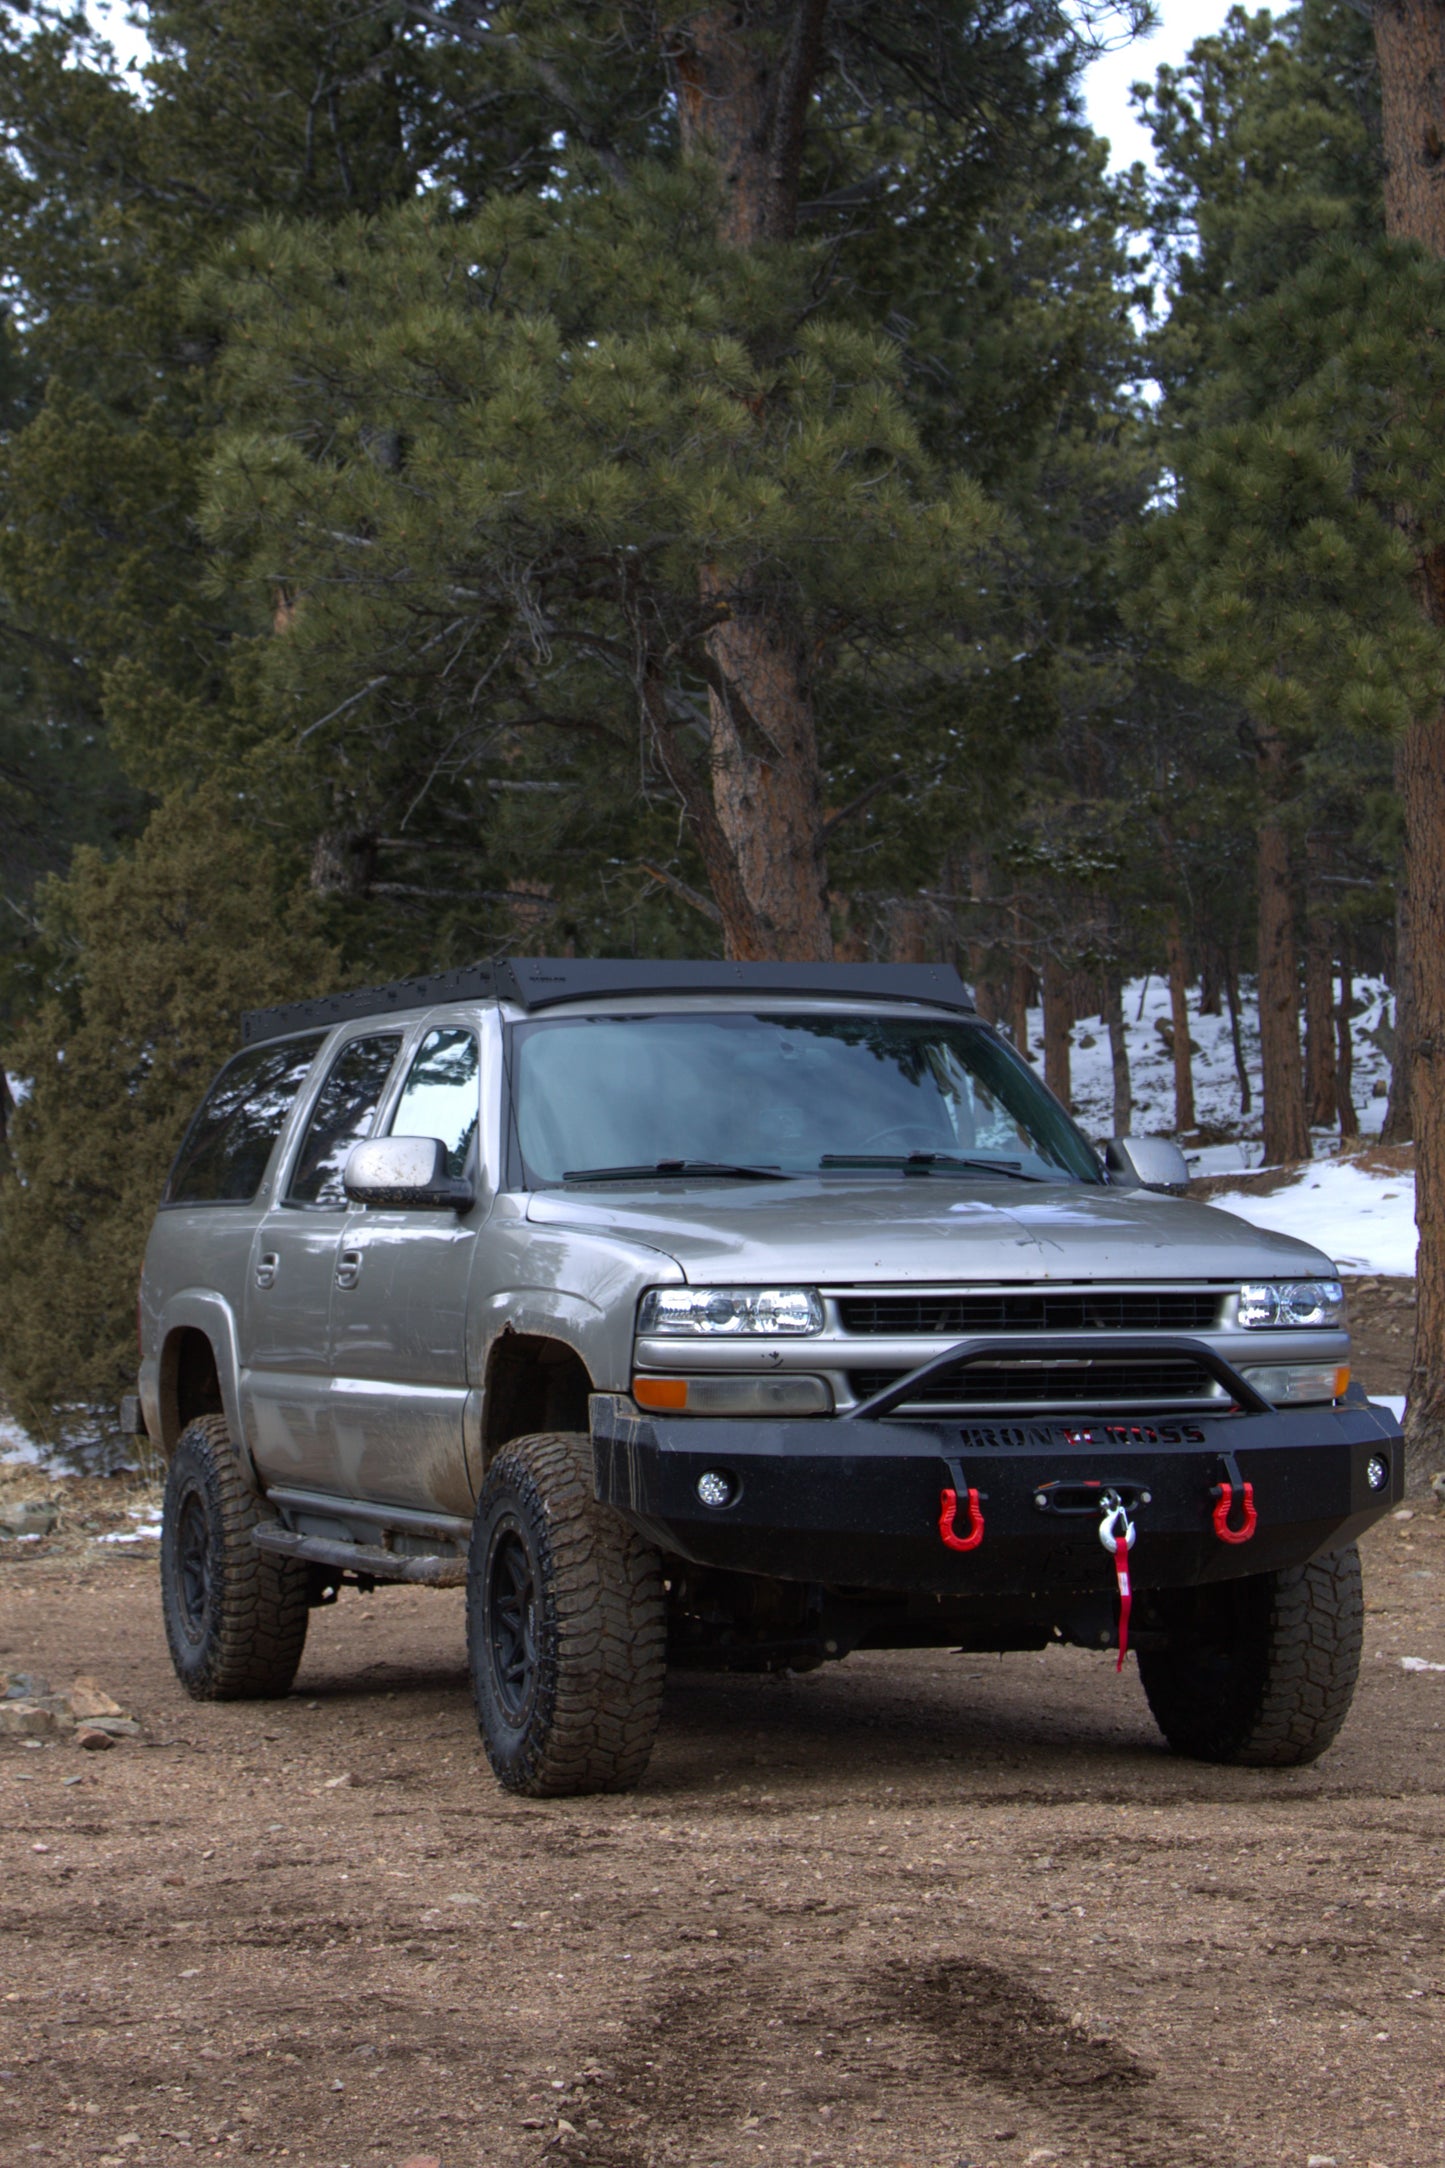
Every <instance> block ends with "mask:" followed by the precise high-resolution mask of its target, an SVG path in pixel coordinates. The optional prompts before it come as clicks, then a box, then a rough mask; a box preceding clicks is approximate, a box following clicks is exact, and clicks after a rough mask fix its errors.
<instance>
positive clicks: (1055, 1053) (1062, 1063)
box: [1044, 949, 1074, 1106]
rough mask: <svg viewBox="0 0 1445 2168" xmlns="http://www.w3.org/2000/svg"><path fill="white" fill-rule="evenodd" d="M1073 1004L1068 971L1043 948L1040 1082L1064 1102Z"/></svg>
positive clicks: (1067, 1101) (1067, 1088) (1066, 1102)
mask: <svg viewBox="0 0 1445 2168" xmlns="http://www.w3.org/2000/svg"><path fill="white" fill-rule="evenodd" d="M1073 1023H1074V1004H1073V1001H1072V999H1071V997H1070V992H1069V974H1068V972H1067V971H1066V970H1065V969H1064V967H1063V965H1062V964H1061V963H1060V962H1059V959H1058V958H1057V956H1055V955H1054V953H1053V951H1052V950H1051V949H1045V951H1044V1082H1045V1083H1046V1084H1047V1085H1048V1087H1049V1090H1050V1091H1051V1092H1052V1093H1053V1095H1054V1097H1055V1098H1056V1099H1057V1100H1058V1101H1059V1103H1060V1105H1062V1106H1068V1105H1069V1104H1070V1103H1071V1102H1070V1088H1071V1080H1070V1076H1069V1053H1070V1047H1069V1033H1070V1031H1071V1030H1072V1029H1073Z"/></svg>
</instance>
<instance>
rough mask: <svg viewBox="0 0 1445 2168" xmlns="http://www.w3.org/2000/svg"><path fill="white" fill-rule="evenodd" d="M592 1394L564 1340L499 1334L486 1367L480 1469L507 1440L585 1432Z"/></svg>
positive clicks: (584, 1372) (584, 1370)
mask: <svg viewBox="0 0 1445 2168" xmlns="http://www.w3.org/2000/svg"><path fill="white" fill-rule="evenodd" d="M591 1390H592V1380H591V1378H590V1377H589V1376H588V1374H587V1366H586V1364H585V1363H584V1362H583V1360H582V1358H581V1356H580V1355H578V1354H577V1353H576V1351H575V1350H574V1349H572V1348H570V1347H568V1346H567V1344H566V1342H565V1341H563V1340H549V1339H547V1338H546V1337H545V1336H544V1335H542V1334H540V1333H532V1332H504V1333H503V1334H502V1336H501V1338H500V1339H499V1340H498V1341H497V1344H496V1346H495V1347H494V1348H493V1349H492V1359H491V1361H490V1363H489V1364H488V1365H487V1390H486V1398H485V1401H484V1403H483V1405H484V1408H485V1414H484V1417H483V1423H482V1460H483V1465H484V1466H485V1465H488V1464H489V1463H490V1461H491V1459H492V1455H493V1454H494V1453H495V1452H497V1450H498V1449H499V1448H500V1447H501V1446H504V1445H505V1444H506V1442H507V1440H508V1439H509V1438H526V1437H530V1436H531V1434H532V1433H533V1432H534V1431H538V1430H583V1431H585V1430H586V1429H587V1427H588V1417H587V1396H588V1394H589V1393H590V1392H591Z"/></svg>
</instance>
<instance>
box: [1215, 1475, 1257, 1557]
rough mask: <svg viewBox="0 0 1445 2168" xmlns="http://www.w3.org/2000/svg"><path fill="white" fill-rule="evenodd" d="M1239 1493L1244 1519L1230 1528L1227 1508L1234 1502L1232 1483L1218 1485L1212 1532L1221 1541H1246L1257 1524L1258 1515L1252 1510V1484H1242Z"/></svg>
mask: <svg viewBox="0 0 1445 2168" xmlns="http://www.w3.org/2000/svg"><path fill="white" fill-rule="evenodd" d="M1239 1495H1240V1500H1241V1503H1242V1504H1243V1507H1244V1519H1243V1521H1242V1522H1241V1524H1240V1525H1239V1527H1238V1528H1231V1527H1230V1525H1229V1509H1230V1507H1231V1506H1232V1505H1233V1503H1234V1485H1233V1484H1232V1483H1221V1484H1220V1485H1219V1486H1218V1503H1217V1504H1216V1506H1215V1508H1214V1533H1215V1534H1216V1536H1218V1538H1219V1540H1220V1542H1221V1543H1248V1541H1249V1539H1250V1537H1251V1536H1252V1535H1253V1534H1254V1531H1255V1529H1256V1528H1257V1527H1258V1526H1259V1515H1258V1514H1257V1513H1256V1512H1255V1510H1254V1485H1253V1484H1252V1483H1245V1484H1242V1485H1241V1487H1240V1493H1239Z"/></svg>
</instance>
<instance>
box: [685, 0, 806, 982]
mask: <svg viewBox="0 0 1445 2168" xmlns="http://www.w3.org/2000/svg"><path fill="white" fill-rule="evenodd" d="M826 15H827V0H791V4H789V0H772V4H771V5H769V4H767V0H763V4H762V5H759V6H757V7H750V8H739V7H736V6H725V7H712V8H703V9H700V10H699V11H698V12H697V13H696V14H694V15H690V16H686V17H683V18H682V19H681V20H679V21H677V22H675V23H673V24H671V25H670V26H669V28H668V29H667V31H666V32H665V38H666V45H665V51H666V55H667V60H668V63H669V67H670V70H671V74H672V80H673V84H674V87H675V90H676V94H677V111H678V128H679V135H680V139H681V144H682V152H683V156H684V158H686V159H688V160H691V161H693V162H697V163H703V164H706V165H707V166H709V167H710V168H711V169H712V171H713V173H714V174H715V175H716V177H717V181H718V185H719V190H720V195H721V209H720V213H719V230H720V233H721V235H722V238H723V240H724V241H725V242H726V243H727V244H728V245H729V246H730V247H732V248H736V249H753V248H757V247H760V246H763V245H766V244H768V243H773V242H778V241H786V240H788V239H789V238H790V237H791V236H792V234H793V232H794V231H795V229H796V225H797V213H798V180H799V174H800V172H801V168H802V155H803V137H804V127H805V122H806V119H807V112H808V105H809V101H810V99H811V97H812V92H813V87H814V83H815V80H816V77H817V73H818V67H819V62H820V58H821V54H822V34H823V22H824V18H825V17H826ZM699 593H700V597H701V600H702V603H703V606H704V611H705V615H706V617H707V618H708V620H709V621H710V629H709V630H708V632H707V634H706V646H707V651H708V655H709V658H710V661H711V663H712V666H713V668H712V672H711V676H710V683H709V692H708V715H709V723H710V726H711V741H712V742H711V767H712V796H713V805H714V810H715V813H716V819H717V828H718V832H719V835H720V837H721V839H722V841H723V842H724V843H725V844H726V846H727V848H728V850H729V851H730V853H731V855H732V858H733V861H734V864H735V866H736V872H737V883H738V885H739V886H740V887H741V889H742V891H743V894H744V896H745V898H746V901H747V911H746V914H745V916H744V920H743V921H738V920H737V915H736V914H735V913H733V912H731V911H730V909H729V906H728V903H727V902H726V900H725V898H724V897H723V896H722V895H720V894H719V895H718V898H717V900H718V906H719V908H720V910H721V911H722V914H723V931H724V940H725V943H726V947H727V952H728V954H729V955H730V956H738V957H745V958H747V957H753V956H756V955H763V956H772V957H778V958H781V959H784V960H788V961H796V962H803V961H811V960H817V959H820V958H827V957H830V956H831V955H832V953H833V942H832V933H831V928H830V925H829V916H828V902H827V885H828V883H827V864H826V858H825V854H824V849H823V790H822V777H821V774H820V770H819V761H818V740H817V729H816V725H815V719H814V714H813V697H812V688H811V684H810V682H809V670H808V652H807V643H806V641H805V639H804V637H803V635H802V632H801V629H800V628H799V627H798V626H797V625H796V624H795V623H794V622H792V620H791V617H790V614H789V612H788V610H787V608H786V606H785V605H783V604H781V603H780V602H779V601H778V600H777V599H776V598H775V597H770V596H769V595H768V594H766V593H765V592H763V591H762V590H761V587H760V585H759V582H758V580H757V578H756V576H755V574H754V573H753V572H751V571H749V570H747V569H744V570H743V571H741V572H736V571H735V572H730V573H726V574H725V573H723V572H722V571H721V570H720V569H719V568H718V567H716V566H711V565H705V566H702V567H700V568H699ZM694 825H695V824H694ZM709 872H710V873H711V869H709ZM715 893H716V891H715Z"/></svg>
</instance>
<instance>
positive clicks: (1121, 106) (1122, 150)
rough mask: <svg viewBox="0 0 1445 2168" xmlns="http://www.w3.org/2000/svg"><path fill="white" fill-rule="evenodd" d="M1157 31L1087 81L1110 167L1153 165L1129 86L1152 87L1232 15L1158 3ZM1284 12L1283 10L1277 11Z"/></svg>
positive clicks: (1212, 4) (1214, 1)
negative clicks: (1159, 72) (1160, 72)
mask: <svg viewBox="0 0 1445 2168" xmlns="http://www.w3.org/2000/svg"><path fill="white" fill-rule="evenodd" d="M1155 5H1156V9H1157V12H1158V16H1159V27H1158V29H1157V30H1156V31H1154V33H1153V34H1152V36H1150V37H1147V38H1134V39H1131V40H1130V41H1129V42H1128V43H1127V44H1121V45H1120V46H1119V48H1118V50H1117V51H1116V52H1112V53H1106V54H1105V55H1104V57H1103V58H1102V59H1101V60H1096V61H1095V62H1094V63H1093V65H1092V66H1091V67H1090V68H1089V70H1088V72H1087V74H1086V75H1085V77H1084V104H1085V106H1086V107H1087V108H1088V114H1089V119H1090V122H1091V123H1092V125H1093V126H1094V127H1095V128H1096V129H1097V131H1098V133H1099V134H1100V135H1102V136H1107V137H1108V138H1109V142H1110V145H1111V147H1112V150H1113V159H1112V163H1113V164H1114V165H1116V166H1121V167H1122V166H1130V165H1132V164H1133V163H1134V160H1135V159H1136V158H1142V159H1143V161H1144V163H1145V165H1148V166H1152V165H1153V163H1154V146H1153V144H1152V143H1151V142H1150V140H1149V131H1148V130H1147V128H1145V127H1144V125H1143V123H1142V122H1141V120H1140V119H1139V116H1138V114H1137V113H1136V112H1135V110H1134V108H1133V107H1132V106H1131V105H1130V103H1129V85H1130V84H1131V83H1138V82H1146V81H1147V82H1152V81H1153V79H1154V71H1155V69H1156V68H1160V67H1163V66H1164V65H1166V63H1167V65H1169V66H1170V67H1178V65H1179V64H1180V62H1181V61H1182V60H1183V59H1184V57H1185V55H1186V53H1187V52H1188V51H1189V48H1190V46H1191V45H1192V44H1193V43H1194V41H1195V39H1196V38H1207V37H1208V36H1209V34H1210V33H1211V31H1214V30H1217V29H1218V28H1219V26H1220V24H1221V23H1222V22H1223V21H1224V18H1225V16H1226V14H1227V13H1228V12H1229V0H1155ZM1276 12H1277V13H1281V14H1282V13H1283V12H1284V8H1283V5H1281V6H1280V7H1278V8H1277V9H1276Z"/></svg>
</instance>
